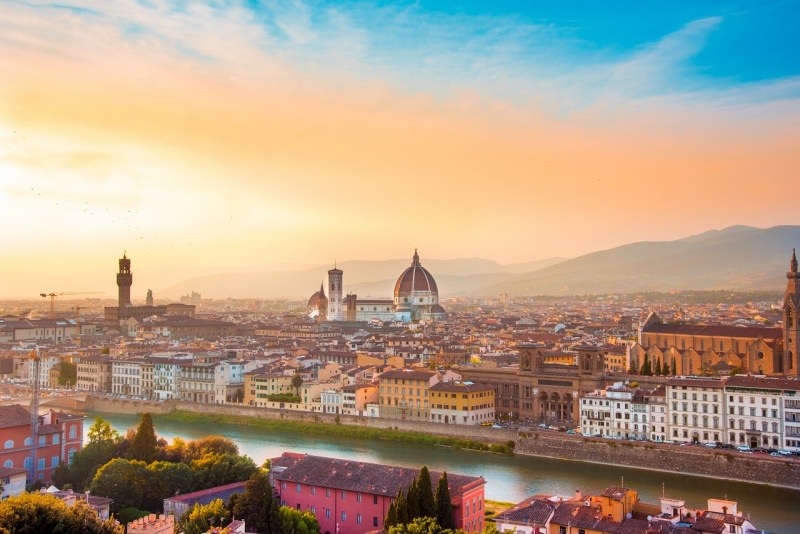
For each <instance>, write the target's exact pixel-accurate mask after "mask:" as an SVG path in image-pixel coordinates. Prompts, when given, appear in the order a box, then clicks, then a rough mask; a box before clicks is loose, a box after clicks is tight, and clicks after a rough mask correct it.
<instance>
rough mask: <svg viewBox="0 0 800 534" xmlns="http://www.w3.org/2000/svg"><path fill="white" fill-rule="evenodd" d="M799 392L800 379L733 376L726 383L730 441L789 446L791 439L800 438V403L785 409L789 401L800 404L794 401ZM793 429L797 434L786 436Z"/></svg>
mask: <svg viewBox="0 0 800 534" xmlns="http://www.w3.org/2000/svg"><path fill="white" fill-rule="evenodd" d="M798 392H800V383H798V382H797V381H795V380H785V379H782V378H765V377H757V376H747V375H736V376H733V377H731V378H729V379H728V381H727V382H726V383H725V400H726V401H727V420H728V424H727V428H728V431H727V432H728V435H727V440H728V443H730V444H731V445H747V446H749V447H751V448H755V447H764V448H774V449H780V448H785V446H786V445H787V443H786V440H787V439H792V440H797V439H800V417H798V415H797V413H798V412H800V407H798V408H790V409H789V410H788V411H786V410H785V408H786V406H787V404H788V405H789V406H795V405H797V404H798V403H797V402H795V403H792V402H791V401H796V400H797V398H798ZM787 401H789V402H787ZM785 414H793V417H786V415H785ZM792 418H793V419H794V421H791V420H790V419H792ZM790 431H791V432H792V434H793V437H792V438H789V437H788V435H787V436H786V437H784V434H788V433H789V432H790ZM793 448H794V449H797V446H796V445H795V447H793Z"/></svg>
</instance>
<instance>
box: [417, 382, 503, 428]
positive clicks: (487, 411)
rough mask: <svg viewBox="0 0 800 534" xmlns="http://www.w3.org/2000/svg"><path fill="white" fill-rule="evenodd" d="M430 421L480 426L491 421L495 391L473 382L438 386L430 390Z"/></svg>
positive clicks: (444, 383) (492, 418)
mask: <svg viewBox="0 0 800 534" xmlns="http://www.w3.org/2000/svg"><path fill="white" fill-rule="evenodd" d="M429 391H430V393H429V398H430V413H431V417H430V421H432V422H436V423H445V424H454V425H479V424H481V423H486V422H489V421H494V411H495V408H494V388H493V387H492V386H488V385H481V384H475V383H473V382H469V381H467V382H461V381H452V382H439V383H437V384H434V385H433V386H431V387H430V389H429Z"/></svg>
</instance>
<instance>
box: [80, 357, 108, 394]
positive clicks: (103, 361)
mask: <svg viewBox="0 0 800 534" xmlns="http://www.w3.org/2000/svg"><path fill="white" fill-rule="evenodd" d="M111 364H112V360H111V358H110V357H108V356H102V355H101V356H87V357H85V358H81V360H80V361H79V362H78V366H77V367H78V369H77V383H76V384H75V389H79V390H83V391H99V392H105V393H107V392H109V391H111V373H112V367H111Z"/></svg>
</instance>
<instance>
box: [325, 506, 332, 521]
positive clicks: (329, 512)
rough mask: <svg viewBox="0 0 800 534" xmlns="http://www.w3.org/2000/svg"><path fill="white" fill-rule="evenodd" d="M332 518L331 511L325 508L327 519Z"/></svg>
mask: <svg viewBox="0 0 800 534" xmlns="http://www.w3.org/2000/svg"><path fill="white" fill-rule="evenodd" d="M330 518H331V509H330V508H325V519H330Z"/></svg>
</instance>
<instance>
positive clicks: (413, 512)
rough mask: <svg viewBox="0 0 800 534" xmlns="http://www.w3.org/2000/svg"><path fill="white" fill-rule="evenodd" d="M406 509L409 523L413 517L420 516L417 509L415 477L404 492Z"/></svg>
mask: <svg viewBox="0 0 800 534" xmlns="http://www.w3.org/2000/svg"><path fill="white" fill-rule="evenodd" d="M406 509H407V510H408V521H409V523H410V522H411V521H413V520H414V519H416V518H418V517H420V511H419V478H417V477H415V478H414V480H412V481H411V485H410V486H408V493H407V494H406Z"/></svg>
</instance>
